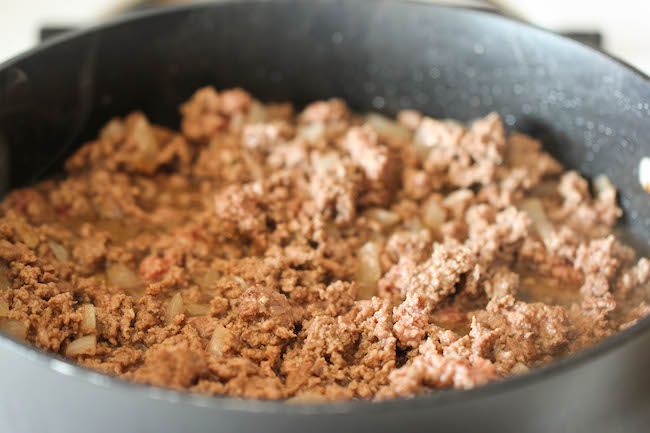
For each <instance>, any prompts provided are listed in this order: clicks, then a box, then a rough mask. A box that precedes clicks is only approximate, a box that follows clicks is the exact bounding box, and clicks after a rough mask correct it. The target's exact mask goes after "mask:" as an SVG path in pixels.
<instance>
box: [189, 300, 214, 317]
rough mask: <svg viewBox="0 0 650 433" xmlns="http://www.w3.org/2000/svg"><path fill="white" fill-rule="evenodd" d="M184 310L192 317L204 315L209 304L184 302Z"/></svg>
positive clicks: (208, 310) (207, 311) (207, 310)
mask: <svg viewBox="0 0 650 433" xmlns="http://www.w3.org/2000/svg"><path fill="white" fill-rule="evenodd" d="M185 311H186V312H187V314H188V315H190V316H192V317H196V316H205V315H206V314H208V313H209V312H210V305H208V304H190V303H187V304H185Z"/></svg>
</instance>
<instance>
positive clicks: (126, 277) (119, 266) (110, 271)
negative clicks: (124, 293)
mask: <svg viewBox="0 0 650 433" xmlns="http://www.w3.org/2000/svg"><path fill="white" fill-rule="evenodd" d="M106 275H107V276H108V281H110V283H111V284H113V285H114V286H117V287H119V288H121V289H125V290H134V289H138V288H141V287H142V286H143V285H144V283H143V282H142V280H141V279H140V276H139V275H138V274H137V273H136V272H135V271H134V270H132V269H131V268H129V267H128V266H126V265H125V264H123V263H114V264H112V265H110V266H108V268H106Z"/></svg>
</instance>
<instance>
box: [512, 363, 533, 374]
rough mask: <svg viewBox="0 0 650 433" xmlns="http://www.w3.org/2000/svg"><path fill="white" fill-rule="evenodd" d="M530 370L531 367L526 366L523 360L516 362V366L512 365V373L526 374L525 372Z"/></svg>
mask: <svg viewBox="0 0 650 433" xmlns="http://www.w3.org/2000/svg"><path fill="white" fill-rule="evenodd" d="M529 371H530V368H528V367H526V366H525V365H524V364H522V363H521V362H518V363H516V364H515V365H514V367H512V369H511V370H510V373H512V374H525V373H528V372H529Z"/></svg>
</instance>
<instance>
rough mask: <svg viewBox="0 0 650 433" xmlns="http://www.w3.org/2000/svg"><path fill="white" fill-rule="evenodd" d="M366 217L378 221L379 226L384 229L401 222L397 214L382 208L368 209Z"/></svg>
mask: <svg viewBox="0 0 650 433" xmlns="http://www.w3.org/2000/svg"><path fill="white" fill-rule="evenodd" d="M366 215H367V216H368V217H370V218H372V219H374V220H376V221H377V222H378V223H379V224H381V225H382V226H383V227H384V228H388V227H392V226H394V225H395V224H397V223H398V222H399V219H400V217H399V215H398V214H396V213H395V212H392V211H389V210H386V209H382V208H378V207H377V208H372V209H368V210H367V211H366Z"/></svg>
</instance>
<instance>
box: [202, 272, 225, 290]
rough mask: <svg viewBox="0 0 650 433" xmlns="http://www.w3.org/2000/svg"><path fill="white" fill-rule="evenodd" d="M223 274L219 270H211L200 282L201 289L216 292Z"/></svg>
mask: <svg viewBox="0 0 650 433" xmlns="http://www.w3.org/2000/svg"><path fill="white" fill-rule="evenodd" d="M221 276H222V273H221V271H219V270H217V269H210V270H209V271H208V272H206V273H205V275H203V277H201V278H200V279H199V281H198V283H199V285H200V286H201V288H203V289H205V290H214V288H215V286H216V284H217V281H219V279H220V278H221Z"/></svg>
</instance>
